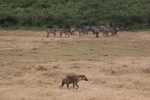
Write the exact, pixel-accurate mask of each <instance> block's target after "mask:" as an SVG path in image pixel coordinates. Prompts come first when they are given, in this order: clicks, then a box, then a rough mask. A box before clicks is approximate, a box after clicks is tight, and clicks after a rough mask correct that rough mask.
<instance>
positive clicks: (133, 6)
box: [0, 0, 150, 28]
mask: <svg viewBox="0 0 150 100" xmlns="http://www.w3.org/2000/svg"><path fill="white" fill-rule="evenodd" d="M110 22H112V23H115V24H117V25H123V26H128V27H132V28H135V27H136V28H140V27H141V28H143V27H147V26H149V25H150V0H0V26H1V27H14V26H15V27H22V26H23V27H30V26H32V27H47V26H49V27H50V26H60V27H62V26H66V27H67V26H70V25H74V26H81V25H98V24H102V23H110Z"/></svg>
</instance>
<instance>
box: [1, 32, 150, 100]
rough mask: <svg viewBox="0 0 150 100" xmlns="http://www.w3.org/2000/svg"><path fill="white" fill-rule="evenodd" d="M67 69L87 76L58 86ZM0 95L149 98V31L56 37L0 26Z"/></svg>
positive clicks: (10, 99)
mask: <svg viewBox="0 0 150 100" xmlns="http://www.w3.org/2000/svg"><path fill="white" fill-rule="evenodd" d="M69 73H76V74H85V75H86V76H87V77H88V79H89V81H88V82H85V81H81V82H80V83H79V84H80V88H79V89H73V88H70V89H67V88H66V87H64V88H60V87H59V86H60V84H61V79H62V78H63V77H64V76H65V75H66V74H69ZM0 100H150V32H120V33H119V35H118V36H115V37H109V38H104V37H100V38H99V39H95V38H94V37H93V36H84V37H80V38H79V37H77V36H74V37H71V38H61V39H60V38H55V39H54V38H53V37H51V38H46V37H45V32H44V31H41V32H40V31H23V30H17V31H6V30H1V31H0Z"/></svg>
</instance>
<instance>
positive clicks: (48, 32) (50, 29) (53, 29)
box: [46, 28, 57, 38]
mask: <svg viewBox="0 0 150 100" xmlns="http://www.w3.org/2000/svg"><path fill="white" fill-rule="evenodd" d="M56 32H57V28H48V29H47V31H46V33H47V34H46V37H47V38H48V37H50V34H52V35H53V36H54V37H56Z"/></svg>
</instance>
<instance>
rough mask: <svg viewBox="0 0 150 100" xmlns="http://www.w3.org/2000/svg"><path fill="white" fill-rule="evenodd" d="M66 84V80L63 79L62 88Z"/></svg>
mask: <svg viewBox="0 0 150 100" xmlns="http://www.w3.org/2000/svg"><path fill="white" fill-rule="evenodd" d="M65 84H66V83H65V79H63V80H62V82H61V85H60V87H64V85H65Z"/></svg>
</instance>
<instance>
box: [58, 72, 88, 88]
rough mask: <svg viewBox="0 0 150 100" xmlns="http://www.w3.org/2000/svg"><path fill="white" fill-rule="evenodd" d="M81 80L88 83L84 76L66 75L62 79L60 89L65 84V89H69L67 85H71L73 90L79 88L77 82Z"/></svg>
mask: <svg viewBox="0 0 150 100" xmlns="http://www.w3.org/2000/svg"><path fill="white" fill-rule="evenodd" d="M81 80H84V81H88V79H87V77H86V76H85V75H75V74H72V75H67V76H66V77H65V78H64V79H62V83H61V87H63V86H64V85H65V84H66V86H67V88H69V85H70V84H72V85H73V88H75V87H76V88H79V85H78V82H79V81H81Z"/></svg>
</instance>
